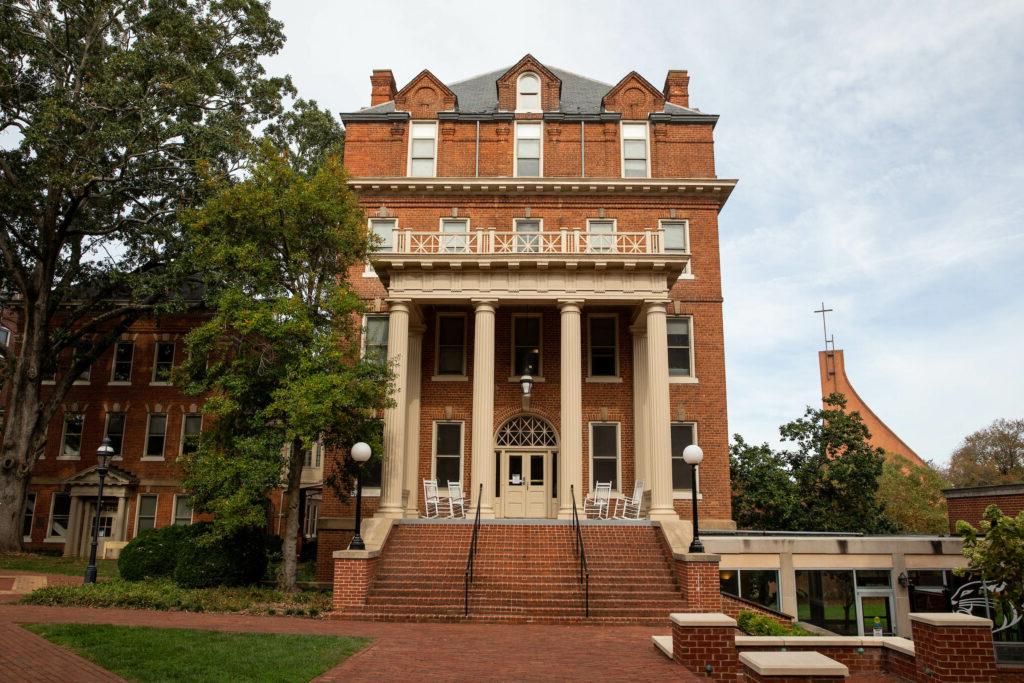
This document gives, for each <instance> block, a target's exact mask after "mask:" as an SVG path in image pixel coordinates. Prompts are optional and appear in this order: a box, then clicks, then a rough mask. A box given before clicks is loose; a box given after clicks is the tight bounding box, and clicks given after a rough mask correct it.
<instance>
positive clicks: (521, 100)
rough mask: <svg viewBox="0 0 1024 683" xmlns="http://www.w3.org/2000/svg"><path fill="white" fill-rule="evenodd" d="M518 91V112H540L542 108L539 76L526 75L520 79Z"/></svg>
mask: <svg viewBox="0 0 1024 683" xmlns="http://www.w3.org/2000/svg"><path fill="white" fill-rule="evenodd" d="M517 86H518V89H517V91H516V110H517V111H526V112H539V111H540V110H541V108H540V78H538V77H537V74H532V73H525V74H523V75H522V76H520V77H519V81H518V83H517Z"/></svg>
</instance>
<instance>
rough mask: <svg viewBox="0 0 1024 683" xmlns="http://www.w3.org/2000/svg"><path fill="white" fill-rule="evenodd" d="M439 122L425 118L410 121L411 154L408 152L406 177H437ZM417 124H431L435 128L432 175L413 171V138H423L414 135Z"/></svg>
mask: <svg viewBox="0 0 1024 683" xmlns="http://www.w3.org/2000/svg"><path fill="white" fill-rule="evenodd" d="M437 124H438V122H437V121H430V120H423V119H420V120H412V121H410V122H409V154H408V160H407V164H408V165H407V166H406V174H405V175H406V177H408V178H436V177H437V138H438V125H437ZM417 125H421V126H422V125H429V126H431V127H433V129H434V158H433V162H434V163H433V168H432V170H431V173H430V175H426V176H425V175H413V173H412V143H413V140H419V139H423V138H415V137H413V129H414V128H415V127H416V126H417Z"/></svg>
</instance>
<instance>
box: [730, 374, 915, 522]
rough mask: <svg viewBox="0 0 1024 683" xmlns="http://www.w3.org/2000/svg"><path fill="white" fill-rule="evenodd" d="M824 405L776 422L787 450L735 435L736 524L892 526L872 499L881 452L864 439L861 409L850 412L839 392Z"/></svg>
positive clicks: (732, 458) (732, 460)
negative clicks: (750, 443) (753, 444)
mask: <svg viewBox="0 0 1024 683" xmlns="http://www.w3.org/2000/svg"><path fill="white" fill-rule="evenodd" d="M824 403H825V407H824V408H821V409H817V408H811V407H808V408H807V410H806V411H805V412H804V415H803V417H801V418H798V419H796V420H794V421H792V422H789V423H787V424H784V425H782V426H781V427H780V428H779V433H780V434H781V436H782V441H783V443H784V444H785V443H788V444H791V446H790V448H788V449H784V450H781V451H778V452H776V451H773V450H772V449H771V447H769V446H768V444H762V445H761V446H751V445H749V444H747V443H746V442H745V441H744V440H743V438H742V437H740V436H738V435H737V436H736V437H735V442H734V443H733V445H732V447H731V449H730V468H731V471H732V474H733V477H734V479H733V505H734V507H735V509H736V511H737V515H738V516H737V522H738V523H740V524H742V525H743V526H747V527H748V528H754V529H766V530H790V531H843V532H860V533H887V532H892V531H895V530H896V524H895V523H894V522H893V521H892V519H891V518H890V517H889V516H888V515H887V514H886V513H885V506H884V504H883V503H882V502H881V501H879V500H878V497H877V491H878V478H879V476H880V475H881V473H882V466H883V462H884V458H883V451H882V450H881V449H878V448H873V447H872V446H871V444H870V443H869V442H868V439H869V438H870V433H869V432H868V429H867V427H866V426H865V425H864V422H863V421H862V420H861V417H860V414H859V413H857V412H856V411H852V412H847V410H846V398H845V397H844V396H843V395H842V394H836V393H833V394H830V395H829V396H827V397H825V399H824ZM748 459H749V462H748Z"/></svg>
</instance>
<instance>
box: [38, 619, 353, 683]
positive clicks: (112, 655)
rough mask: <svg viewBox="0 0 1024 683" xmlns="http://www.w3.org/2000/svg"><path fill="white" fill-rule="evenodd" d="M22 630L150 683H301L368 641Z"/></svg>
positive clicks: (120, 629)
mask: <svg viewBox="0 0 1024 683" xmlns="http://www.w3.org/2000/svg"><path fill="white" fill-rule="evenodd" d="M25 628H27V629H28V630H29V631H32V632H33V633H36V634H38V635H40V636H42V637H44V638H46V639H47V640H49V641H50V642H53V643H56V644H57V645H60V646H62V647H65V648H68V649H70V650H72V651H74V652H75V653H76V654H79V655H80V656H83V657H85V658H86V659H89V660H91V661H93V662H95V663H96V664H98V665H99V666H102V667H103V668H105V669H108V670H110V671H112V672H114V673H115V674H117V675H118V676H120V677H122V678H125V679H127V680H131V681H141V682H149V681H152V682H154V683H156V682H159V683H163V682H164V681H190V682H194V683H206V682H212V681H217V682H227V681H257V680H259V681H281V682H286V681H295V682H296V683H299V682H300V681H301V682H302V683H305V681H309V680H313V679H315V678H317V677H318V676H320V674H322V673H323V672H325V671H327V670H328V669H330V668H331V667H334V666H336V665H337V664H339V663H340V662H341V661H343V660H344V659H346V658H347V657H348V656H350V655H352V654H354V653H355V652H358V651H359V650H360V649H362V648H363V647H364V646H365V645H366V644H367V643H368V642H369V641H368V640H367V639H365V638H349V637H339V636H316V635H296V634H282V633H231V632H223V631H199V630H191V629H178V628H149V627H139V626H110V625H96V624H30V625H27V626H26V627H25Z"/></svg>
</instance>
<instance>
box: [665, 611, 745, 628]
mask: <svg viewBox="0 0 1024 683" xmlns="http://www.w3.org/2000/svg"><path fill="white" fill-rule="evenodd" d="M669 616H670V617H671V618H672V623H673V624H675V625H676V626H729V627H732V628H736V620H735V619H733V618H732V617H730V616H727V615H725V614H721V613H719V612H676V613H674V614H671V615H669Z"/></svg>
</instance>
